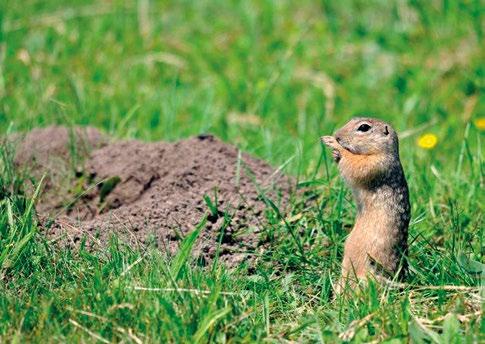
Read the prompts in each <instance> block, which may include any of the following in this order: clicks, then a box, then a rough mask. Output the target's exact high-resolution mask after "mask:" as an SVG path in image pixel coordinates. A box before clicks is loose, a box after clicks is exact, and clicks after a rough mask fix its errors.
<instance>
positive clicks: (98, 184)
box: [16, 127, 292, 266]
mask: <svg viewBox="0 0 485 344" xmlns="http://www.w3.org/2000/svg"><path fill="white" fill-rule="evenodd" d="M69 133H70V131H69V130H67V129H66V128H63V127H50V128H45V129H36V130H33V131H32V132H30V133H29V134H28V135H27V136H26V137H25V139H24V140H23V141H22V142H21V143H20V147H19V149H18V153H17V158H16V163H17V164H18V165H23V166H25V165H27V166H29V167H30V168H31V169H32V171H33V174H34V175H36V176H40V175H42V174H45V173H47V174H48V175H50V176H51V177H50V178H49V180H48V182H47V183H46V184H45V191H44V193H43V195H42V197H41V200H40V202H39V205H38V207H37V210H38V213H39V216H40V218H42V219H49V221H46V222H53V225H51V226H49V228H48V229H47V231H48V234H49V235H50V236H53V237H56V238H63V239H60V240H59V242H61V243H63V244H66V245H73V246H75V245H77V244H78V243H79V242H80V241H81V238H83V237H85V238H87V243H88V244H89V245H90V247H103V245H105V244H106V242H107V241H108V239H109V237H110V235H111V234H112V233H117V234H118V235H119V236H120V237H121V238H122V239H124V240H125V241H127V242H129V243H131V244H135V245H145V244H147V243H148V242H149V241H151V240H154V241H155V242H156V243H157V244H158V246H159V247H160V248H161V249H163V250H166V251H168V252H174V251H175V250H176V249H177V247H178V244H179V243H180V240H181V239H183V238H184V237H185V235H186V234H187V233H188V232H190V231H192V230H193V229H194V228H195V226H197V224H198V223H200V221H201V220H202V219H203V217H204V216H207V222H206V225H205V227H204V228H203V230H202V232H201V235H200V237H199V238H198V240H197V243H196V246H195V249H194V254H195V255H196V256H198V257H199V258H201V261H205V262H208V261H210V260H211V259H212V258H213V257H214V256H215V254H216V249H217V246H218V242H219V240H221V246H220V251H219V254H220V257H221V260H222V261H224V262H225V263H226V264H228V265H229V266H234V265H236V264H238V263H240V262H241V261H243V260H245V259H248V258H249V259H250V258H251V256H253V255H254V254H255V253H257V251H258V248H260V247H262V246H263V245H264V244H265V242H266V241H267V240H268V236H267V235H266V233H265V232H264V231H263V228H265V227H266V226H267V224H268V216H272V214H273V213H272V212H271V211H269V210H268V207H267V205H266V203H265V202H264V197H265V196H263V195H266V197H269V198H270V199H271V200H272V201H273V202H274V203H275V204H276V205H277V206H279V207H281V208H282V209H283V208H284V207H285V205H286V203H287V197H288V195H289V194H290V191H291V184H292V183H291V180H290V179H289V178H287V177H285V176H283V175H282V174H281V173H280V172H279V171H275V170H274V169H273V168H272V167H270V166H269V165H268V164H266V163H265V162H263V161H261V160H259V159H255V158H253V157H251V156H249V155H246V154H241V153H240V152H239V150H238V149H237V148H236V147H234V146H231V145H228V144H225V143H223V142H222V141H220V140H218V139H217V138H215V137H213V136H211V135H200V136H198V137H193V138H190V139H187V140H182V141H179V142H176V143H168V142H155V143H145V142H140V141H120V142H113V143H108V140H107V138H106V137H105V136H104V135H102V134H101V133H100V132H99V131H97V130H96V129H93V128H86V129H79V128H78V129H75V130H74V134H75V135H74V136H75V137H74V138H73V135H70V134H69ZM71 133H72V131H71ZM73 150H74V151H75V152H76V154H77V158H76V159H75V162H74V163H73V161H72V160H73V159H72V153H73ZM69 171H70V172H69ZM69 174H70V177H66V176H68V175H69ZM61 179H62V180H61ZM66 180H68V182H67V183H66V182H65V181H66ZM62 189H63V190H64V191H61V190H62Z"/></svg>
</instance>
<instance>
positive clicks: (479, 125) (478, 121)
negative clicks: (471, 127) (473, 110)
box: [475, 117, 485, 130]
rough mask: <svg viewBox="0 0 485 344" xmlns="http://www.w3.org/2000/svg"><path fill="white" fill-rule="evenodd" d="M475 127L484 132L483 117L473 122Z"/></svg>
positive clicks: (484, 123) (484, 119) (484, 122)
mask: <svg viewBox="0 0 485 344" xmlns="http://www.w3.org/2000/svg"><path fill="white" fill-rule="evenodd" d="M475 126H476V127H477V128H478V129H480V130H485V117H480V118H477V119H476V120H475Z"/></svg>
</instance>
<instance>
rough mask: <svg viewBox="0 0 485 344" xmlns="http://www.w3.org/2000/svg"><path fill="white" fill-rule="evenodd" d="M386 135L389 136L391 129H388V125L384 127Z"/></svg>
mask: <svg viewBox="0 0 485 344" xmlns="http://www.w3.org/2000/svg"><path fill="white" fill-rule="evenodd" d="M384 135H386V136H387V135H389V128H388V127H387V125H385V126H384Z"/></svg>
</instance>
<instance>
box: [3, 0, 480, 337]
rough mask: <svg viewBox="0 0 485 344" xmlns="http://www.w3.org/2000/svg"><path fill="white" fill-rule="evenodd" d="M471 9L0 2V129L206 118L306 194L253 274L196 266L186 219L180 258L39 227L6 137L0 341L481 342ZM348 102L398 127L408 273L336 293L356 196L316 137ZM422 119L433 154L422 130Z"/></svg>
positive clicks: (182, 122) (151, 127)
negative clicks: (60, 241)
mask: <svg viewBox="0 0 485 344" xmlns="http://www.w3.org/2000/svg"><path fill="white" fill-rule="evenodd" d="M146 5H148V8H149V11H148V12H146V11H145V10H144V8H145V7H146ZM481 6H482V4H481V2H480V1H478V0H469V1H449V0H443V1H422V0H413V1H377V0H372V1H350V0H347V1H335V2H334V1H323V0H322V1H320V2H316V1H299V2H296V1H269V0H259V1H247V2H246V1H241V2H239V1H217V0H213V1H208V0H201V1H194V2H192V1H163V2H156V1H149V0H139V1H118V0H115V1H111V2H98V1H75V0H69V1H62V2H61V1H54V0H43V1H40V0H38V1H36V0H26V1H13V0H3V1H2V2H1V3H0V28H1V30H0V128H1V131H2V133H3V134H5V133H7V131H8V132H17V131H24V130H28V129H30V128H33V127H37V126H46V125H48V124H53V123H57V124H64V125H73V124H78V125H92V126H97V127H100V128H103V129H104V130H105V131H107V132H109V133H110V134H112V135H114V136H116V137H118V138H122V139H124V138H138V139H142V140H176V139H179V138H183V137H187V136H190V135H194V134H198V133H201V132H211V133H214V134H216V135H218V136H220V137H221V138H223V139H224V140H225V141H227V142H231V143H233V144H235V145H237V146H238V147H240V148H241V149H243V150H244V151H247V152H250V153H252V154H254V155H257V156H259V157H261V158H264V159H266V160H268V161H269V162H271V163H272V164H273V165H274V166H280V165H282V164H284V163H285V162H286V161H288V160H289V159H292V160H291V161H290V162H289V163H288V165H287V166H286V167H285V171H286V172H287V173H289V174H292V175H294V176H297V177H298V179H299V181H300V182H302V183H304V184H305V185H307V186H308V191H307V192H306V193H305V194H304V195H301V196H298V197H296V198H295V199H294V201H293V204H292V209H291V212H290V214H287V215H288V217H287V218H288V219H290V220H288V221H287V224H286V225H282V224H281V221H279V219H278V216H277V214H276V212H275V211H274V210H271V207H270V208H269V210H268V216H269V217H271V218H273V220H272V222H271V225H270V226H268V228H267V231H268V233H269V234H268V235H274V238H275V239H274V241H273V245H272V246H271V248H270V249H269V250H268V251H266V252H265V253H264V254H263V256H262V257H261V259H260V263H259V265H258V266H257V267H256V269H255V271H254V272H252V273H251V274H248V272H247V270H246V269H245V268H244V267H241V268H240V269H238V270H236V271H227V270H226V269H224V267H223V266H220V265H219V264H215V265H213V266H210V267H209V268H205V269H204V268H201V267H197V266H196V265H195V264H191V259H190V250H191V244H192V242H193V240H194V239H195V237H196V235H197V232H194V233H193V234H192V235H189V236H188V237H187V238H186V241H185V242H184V244H183V245H182V246H181V250H180V253H179V254H178V255H177V256H175V257H166V256H165V255H164V254H163V253H161V252H159V251H157V250H154V249H148V250H147V251H146V252H139V251H133V250H132V249H130V248H129V247H126V246H125V245H123V244H122V243H121V242H119V241H117V240H116V238H113V240H112V242H111V243H110V245H109V250H107V252H98V253H92V252H91V253H90V252H87V251H85V250H81V251H79V252H78V251H70V250H61V249H57V248H54V247H53V246H52V245H50V244H49V242H48V240H47V239H46V237H45V236H44V234H43V233H42V230H41V229H40V228H39V227H37V224H36V220H35V216H34V214H33V211H32V205H33V203H32V202H33V201H34V199H33V198H32V196H26V195H24V194H23V193H22V189H23V188H22V185H23V184H24V182H25V181H26V180H27V179H28V176H25V175H24V174H23V173H22V171H18V170H16V169H15V167H14V166H13V165H12V163H11V162H12V154H13V151H12V149H14V148H15V147H8V146H6V145H2V148H1V150H0V152H1V153H2V159H1V161H2V162H1V164H0V167H1V175H0V341H12V342H24V341H34V342H93V341H96V340H97V341H99V342H112V341H113V342H117V341H124V342H133V343H138V342H190V343H192V342H263V341H266V342H285V341H290V342H291V341H296V342H337V341H339V340H343V339H347V340H352V341H353V342H356V343H358V342H369V341H384V340H387V341H388V342H393V343H394V342H396V343H397V342H407V340H408V338H409V337H411V338H412V341H413V342H433V343H438V342H439V343H459V342H478V341H479V340H480V339H479V338H480V336H481V338H482V339H483V333H484V332H485V325H484V324H483V314H482V313H481V312H482V306H483V303H484V296H485V294H484V291H483V288H482V287H481V286H482V285H483V281H484V280H483V279H484V276H485V272H484V267H483V263H484V251H485V245H484V241H483V238H484V233H483V230H484V223H483V213H484V204H485V199H484V196H483V194H484V193H483V186H484V180H483V177H484V163H483V156H482V154H483V153H482V145H483V143H482V141H483V139H484V137H483V131H480V129H479V128H478V127H477V126H476V125H475V124H474V121H475V120H476V119H477V118H479V117H483V116H484V114H485V101H484V97H483V90H484V85H485V83H484V77H485V65H484V62H483V61H485V50H484V49H483V45H484V44H483V15H482V14H483V7H481ZM356 114H366V115H372V116H376V117H381V118H383V119H386V120H388V121H390V122H392V123H393V125H394V126H395V127H396V129H398V131H399V132H400V133H402V134H403V138H402V141H401V155H402V160H403V164H404V168H405V171H406V175H407V177H408V181H409V184H410V190H411V201H412V211H413V221H412V225H411V228H410V236H411V238H410V243H411V246H410V257H409V263H410V269H411V275H410V278H409V280H408V283H409V286H408V287H407V288H405V289H404V290H395V289H392V290H387V289H385V288H380V287H378V286H376V285H374V284H372V283H371V284H370V285H369V286H368V287H365V288H364V287H363V289H362V290H357V291H355V295H352V296H351V297H347V298H337V299H333V298H332V293H331V290H332V285H333V283H335V281H336V280H337V278H338V275H339V269H340V260H341V255H342V244H343V241H344V240H345V236H346V234H347V230H348V228H349V226H351V225H352V221H353V216H354V212H355V208H354V205H353V203H352V201H351V195H350V193H349V191H348V189H347V188H346V187H345V186H344V185H343V183H342V182H341V180H340V179H339V177H338V175H337V171H336V168H335V166H334V164H332V163H331V160H330V157H329V155H328V154H326V152H324V151H323V150H322V147H321V146H320V144H319V143H318V137H319V136H321V135H323V134H329V133H331V132H332V131H333V130H334V129H335V128H336V127H337V126H339V125H341V124H343V123H344V122H345V121H346V120H347V119H348V118H350V117H351V116H354V115H356ZM425 132H430V133H434V134H435V135H437V137H438V144H437V146H436V147H435V148H434V149H433V150H423V149H421V148H420V147H418V146H417V144H416V140H417V137H418V136H419V135H421V134H423V133H425ZM39 183H40V181H39V180H36V181H35V180H34V185H39ZM208 197H212V195H208ZM312 197H317V199H318V202H317V205H312V206H311V207H308V206H306V205H305V200H306V199H310V198H312ZM208 210H209V209H208ZM201 220H202V219H201ZM439 286H448V287H447V288H437V287H439ZM449 286H463V287H467V288H462V289H459V288H450V287H449ZM144 288H145V289H144ZM147 288H148V289H147ZM150 288H152V289H150ZM339 335H340V339H339V337H338V336H339Z"/></svg>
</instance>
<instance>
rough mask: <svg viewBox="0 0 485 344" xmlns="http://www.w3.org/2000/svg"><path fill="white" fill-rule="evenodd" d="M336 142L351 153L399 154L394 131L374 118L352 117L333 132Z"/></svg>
mask: <svg viewBox="0 0 485 344" xmlns="http://www.w3.org/2000/svg"><path fill="white" fill-rule="evenodd" d="M335 139H336V140H337V142H338V143H339V144H340V145H341V146H342V147H344V148H345V149H347V150H348V151H350V152H351V153H353V154H359V155H372V154H389V155H392V156H396V155H397V154H399V143H398V138H397V134H396V131H395V130H394V129H393V128H392V127H391V126H390V125H389V124H388V123H385V122H383V121H381V120H378V119H375V118H363V117H359V118H353V119H351V120H350V121H349V122H347V124H345V125H344V126H343V127H342V128H341V129H339V130H338V131H337V132H336V133H335Z"/></svg>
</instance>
